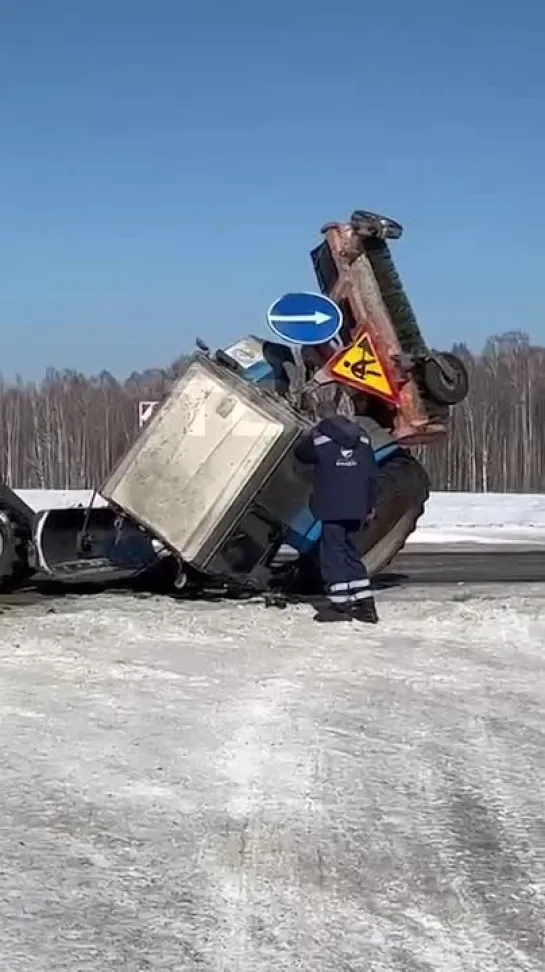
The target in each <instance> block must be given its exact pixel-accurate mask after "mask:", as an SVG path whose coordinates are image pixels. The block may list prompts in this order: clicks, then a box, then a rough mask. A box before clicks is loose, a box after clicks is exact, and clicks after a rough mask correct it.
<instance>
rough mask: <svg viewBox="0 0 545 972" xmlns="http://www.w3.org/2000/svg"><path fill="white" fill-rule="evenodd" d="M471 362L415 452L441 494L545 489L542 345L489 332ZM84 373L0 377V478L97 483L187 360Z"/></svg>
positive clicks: (468, 357)
mask: <svg viewBox="0 0 545 972" xmlns="http://www.w3.org/2000/svg"><path fill="white" fill-rule="evenodd" d="M453 351H454V353H455V354H458V355H459V356H460V357H462V358H463V360H464V361H465V363H466V365H467V367H468V369H469V375H470V393H469V396H468V397H467V399H466V400H465V401H464V402H463V403H462V404H460V405H459V406H457V407H456V408H455V409H454V410H453V414H452V420H451V431H450V434H449V436H448V438H447V439H446V440H445V441H444V442H441V443H439V444H435V445H433V446H430V447H426V448H423V449H417V450H415V453H416V454H417V455H418V457H419V459H420V460H421V461H422V462H423V464H424V465H425V467H426V469H427V470H428V473H429V475H430V478H431V483H432V488H433V489H437V490H469V491H471V492H544V491H545V432H544V423H545V348H542V347H536V346H533V345H531V344H530V342H529V341H528V338H527V337H526V336H525V335H524V334H520V333H509V334H504V335H502V336H500V337H494V338H491V339H490V340H489V341H488V342H487V343H486V346H485V347H484V349H483V351H482V353H481V354H478V355H473V354H471V353H470V352H469V350H468V349H467V348H466V347H464V346H460V345H455V346H454V347H453ZM183 360H184V359H183V358H181V359H179V360H178V361H177V362H175V363H174V364H173V365H172V367H170V368H168V369H165V370H152V371H146V372H144V373H143V374H132V375H131V376H130V377H129V378H128V379H127V380H126V381H123V382H120V381H117V380H116V379H115V378H113V377H112V375H110V374H109V373H108V372H106V371H104V372H102V373H101V374H100V375H97V376H94V377H87V376H85V375H83V374H79V373H77V372H75V371H63V372H59V371H56V370H54V369H50V370H48V372H47V374H46V376H45V378H44V380H43V381H42V382H40V383H32V382H25V381H23V380H22V379H19V380H17V381H16V382H12V383H8V382H5V381H3V380H2V379H0V481H2V482H4V483H7V484H8V485H10V486H13V487H14V488H19V489H30V488H37V489H47V488H55V489H79V488H87V487H95V486H98V485H99V484H100V483H101V482H103V481H104V479H105V478H106V476H107V475H108V473H109V471H110V470H111V468H112V466H113V465H114V464H115V463H116V462H117V460H118V459H119V458H120V456H121V455H122V454H123V453H124V452H125V451H126V449H127V447H128V446H129V445H130V443H131V442H132V440H133V438H134V436H135V435H136V433H137V431H138V402H139V401H142V400H149V401H153V400H157V399H161V398H163V397H164V395H165V394H166V393H167V392H168V389H169V387H170V385H171V383H172V381H173V380H174V379H175V378H176V376H177V374H178V373H179V371H180V368H181V366H182V365H183Z"/></svg>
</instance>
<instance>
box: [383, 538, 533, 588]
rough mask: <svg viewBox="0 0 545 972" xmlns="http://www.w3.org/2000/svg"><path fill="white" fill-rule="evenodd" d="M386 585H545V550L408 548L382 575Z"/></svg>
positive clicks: (492, 547) (497, 547)
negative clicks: (542, 583) (541, 583)
mask: <svg viewBox="0 0 545 972" xmlns="http://www.w3.org/2000/svg"><path fill="white" fill-rule="evenodd" d="M381 580H382V582H386V584H388V585H389V584H390V583H391V584H399V585H401V584H424V585H428V584H464V583H465V584H485V583H490V584H501V583H510V584H512V583H524V584H527V583H540V582H544V583H545V549H541V548H537V547H519V546H514V545H511V546H508V547H500V546H499V545H494V546H485V545H484V544H483V545H481V544H479V545H474V546H469V545H462V544H460V545H459V546H457V548H455V549H453V548H452V547H451V548H450V549H449V550H444V549H441V548H438V547H436V546H435V545H434V546H432V545H429V546H425V545H423V546H417V545H416V544H415V545H412V546H410V547H407V548H406V550H404V551H403V552H402V553H401V554H400V555H399V556H398V557H397V558H396V560H395V561H393V563H392V564H391V565H390V567H389V568H388V569H387V570H386V571H385V572H384V574H383V575H382V576H381Z"/></svg>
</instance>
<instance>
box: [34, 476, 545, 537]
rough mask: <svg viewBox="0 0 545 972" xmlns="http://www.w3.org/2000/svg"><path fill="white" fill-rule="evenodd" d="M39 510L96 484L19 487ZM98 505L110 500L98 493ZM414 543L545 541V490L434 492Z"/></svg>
mask: <svg viewBox="0 0 545 972" xmlns="http://www.w3.org/2000/svg"><path fill="white" fill-rule="evenodd" d="M18 492H19V495H20V496H22V497H23V499H24V500H25V501H26V502H27V503H28V504H29V506H31V507H32V508H33V509H35V510H44V509H51V508H53V507H59V506H60V507H63V506H87V504H88V503H89V502H90V500H91V496H92V492H91V490H18ZM95 505H96V506H100V505H104V500H102V499H101V498H100V497H98V498H96V500H95ZM409 543H411V544H429V543H437V544H444V545H447V544H451V543H464V544H467V543H470V544H471V543H479V544H491V543H494V544H505V543H518V544H539V545H544V544H545V494H544V495H535V494H533V495H524V494H502V493H488V494H484V495H483V494H481V493H432V495H431V497H430V499H429V501H428V504H427V507H426V512H425V514H424V516H423V517H422V519H421V520H420V523H419V525H418V529H417V530H416V532H415V533H414V534H413V535H412V536H411V537H410V539H409Z"/></svg>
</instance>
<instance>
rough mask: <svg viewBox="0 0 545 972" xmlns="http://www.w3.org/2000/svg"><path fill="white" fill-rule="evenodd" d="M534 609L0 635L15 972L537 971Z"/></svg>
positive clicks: (15, 625) (135, 615)
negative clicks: (347, 621)
mask: <svg viewBox="0 0 545 972" xmlns="http://www.w3.org/2000/svg"><path fill="white" fill-rule="evenodd" d="M543 597H544V594H543V590H542V589H540V588H535V589H528V590H527V591H526V594H525V597H520V595H518V596H517V594H516V589H514V591H510V590H504V589H502V590H501V591H499V592H494V591H493V590H492V589H488V591H487V593H486V594H484V593H481V592H479V591H478V590H477V589H474V590H469V591H468V590H467V589H464V593H463V595H456V594H449V593H448V592H445V591H443V592H440V591H434V592H432V593H430V592H429V591H425V590H418V589H415V588H412V589H410V590H406V591H397V592H396V591H389V592H385V593H382V594H380V595H379V608H380V612H381V616H382V619H383V620H382V624H381V625H380V626H379V627H377V628H376V629H374V628H373V629H363V628H360V627H359V626H356V625H354V624H352V625H350V626H349V625H343V626H338V625H336V626H332V627H331V628H328V629H326V630H323V628H319V627H318V626H315V625H313V624H312V622H311V609H310V608H307V607H305V606H302V607H298V608H294V609H293V610H292V609H289V610H288V611H286V612H280V611H276V610H274V609H271V610H269V611H266V610H265V608H264V607H262V606H260V605H258V604H254V605H248V604H246V605H237V606H233V605H226V604H216V605H204V604H203V605H194V604H193V605H190V604H184V603H182V602H180V603H176V602H173V601H172V600H167V599H156V598H149V599H145V598H144V599H138V598H130V597H128V596H126V597H119V596H118V597H117V598H116V597H115V596H113V595H109V596H101V597H99V598H95V599H86V598H79V599H75V600H73V601H72V600H71V599H65V600H63V601H59V602H58V603H57V604H56V607H55V613H48V612H47V605H46V607H44V606H43V605H42V604H38V603H37V604H34V605H32V606H31V607H30V608H29V607H26V608H25V609H24V610H23V609H19V608H13V609H11V610H9V611H7V612H6V613H5V614H3V615H2V623H1V626H0V706H1V716H2V717H1V720H0V734H1V747H2V752H3V767H2V787H1V789H0V815H1V818H2V823H3V826H2V827H1V828H0V858H1V860H2V892H1V895H0V967H1V968H2V969H6V972H52V970H55V972H67V970H70V972H75V970H77V972H110V970H112V969H119V970H124V972H125V970H126V972H144V970H152V972H159V970H165V972H167V970H168V972H201V970H202V972H295V970H296V969H297V970H299V972H543V968H544V967H545V940H544V933H545V924H544V922H545V856H544V854H543V834H544V832H545V830H544V828H545V820H544V806H545V772H544V762H543V754H544V751H545V748H544V747H545V662H544V656H545V648H544V646H545V603H544V599H543Z"/></svg>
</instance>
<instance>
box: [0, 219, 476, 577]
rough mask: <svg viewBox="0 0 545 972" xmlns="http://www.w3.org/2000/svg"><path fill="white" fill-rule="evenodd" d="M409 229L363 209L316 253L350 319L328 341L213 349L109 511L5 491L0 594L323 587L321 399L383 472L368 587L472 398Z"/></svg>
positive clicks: (161, 411)
mask: <svg viewBox="0 0 545 972" xmlns="http://www.w3.org/2000/svg"><path fill="white" fill-rule="evenodd" d="M401 233H402V228H401V226H400V225H399V224H398V223H396V222H394V221H393V220H390V219H387V218H385V217H381V216H377V215H376V214H373V213H369V212H364V211H360V210H358V211H356V212H354V213H353V214H352V216H351V218H350V219H349V220H348V221H347V222H346V223H342V224H341V223H330V224H328V225H326V226H325V227H324V228H323V230H322V236H323V238H322V240H321V242H320V243H319V245H318V246H317V247H316V248H315V249H314V250H313V251H312V253H311V258H312V262H313V265H314V269H315V273H316V277H317V280H318V285H319V288H320V291H321V293H322V294H324V295H326V296H328V297H329V298H331V299H332V300H333V301H334V302H335V304H336V305H337V306H338V307H339V308H340V309H341V311H342V327H341V330H340V332H339V333H338V334H337V335H336V336H335V337H334V339H332V340H331V341H328V342H326V343H324V344H321V345H314V346H310V347H309V346H303V347H300V346H296V345H288V344H283V343H280V342H276V341H269V340H264V339H262V338H259V337H255V336H249V337H244V338H242V339H240V340H239V341H237V342H236V343H234V344H233V345H231V346H230V347H229V348H226V349H224V350H221V351H215V352H214V353H212V352H211V351H210V350H209V349H208V348H207V347H206V346H205V345H204V344H203V343H202V342H199V351H198V352H197V353H196V354H195V355H194V357H193V358H192V359H191V360H190V361H189V363H188V364H187V367H186V368H185V371H184V373H183V374H182V376H181V377H180V378H179V380H178V381H177V382H176V384H175V385H174V387H173V388H172V390H171V392H170V394H169V396H168V397H167V399H166V400H165V401H164V402H163V403H162V404H161V405H160V407H159V408H158V409H157V410H156V411H155V413H154V414H153V415H152V417H151V418H150V419H149V421H148V422H147V423H146V424H145V426H144V427H143V428H142V429H141V431H140V434H139V435H138V437H137V438H136V441H135V442H134V443H133V445H132V447H131V448H130V449H129V451H128V453H127V454H126V455H125V456H124V457H123V459H122V460H121V461H120V462H119V463H118V465H117V466H116V467H115V468H114V469H113V471H112V473H111V475H110V476H109V478H108V480H107V482H106V483H104V484H103V485H102V487H101V489H100V491H99V492H100V495H101V496H102V497H103V498H104V499H105V500H106V501H107V506H106V507H105V508H99V509H96V508H95V509H88V510H53V511H46V512H45V513H41V514H38V515H35V514H33V513H32V511H30V510H29V509H28V507H26V505H25V504H24V503H23V502H22V500H20V498H19V497H18V496H16V495H15V494H14V493H13V492H12V491H11V490H9V489H7V488H6V487H0V590H1V589H2V588H3V589H6V588H9V589H12V590H13V589H14V588H17V587H21V586H23V585H24V584H26V583H27V582H28V581H29V580H30V579H31V577H32V576H33V575H34V576H36V577H41V578H42V579H43V578H49V579H50V580H54V581H57V582H61V583H64V582H67V581H68V582H74V581H80V582H82V581H90V582H93V581H99V580H101V579H103V580H112V581H116V582H117V581H121V580H131V581H135V580H139V581H141V582H142V583H143V584H151V583H153V584H160V585H161V586H162V589H168V588H174V589H178V590H180V589H184V588H185V589H187V590H188V591H189V590H191V591H194V590H198V589H201V588H203V587H209V586H211V585H212V586H220V587H222V588H223V589H225V588H228V589H233V590H234V589H238V590H240V589H248V588H249V589H252V590H255V591H257V590H259V591H268V590H271V589H279V588H280V589H283V590H286V589H295V590H301V589H306V590H309V589H315V587H316V585H317V584H318V583H319V581H318V576H319V574H318V571H317V546H318V541H319V537H320V524H319V523H318V522H315V521H314V519H313V517H312V515H311V513H310V511H309V508H308V498H309V492H310V483H309V479H308V474H307V473H306V472H305V470H304V469H302V468H301V467H300V466H299V465H298V464H297V463H296V461H295V459H294V458H293V447H294V446H295V444H296V442H297V441H298V439H299V438H300V436H301V435H302V434H304V433H305V432H306V431H307V430H308V428H309V426H310V425H311V423H312V421H313V419H314V417H315V413H316V407H317V405H318V403H319V402H320V400H321V399H323V398H324V397H331V398H333V399H334V400H335V403H336V407H337V408H338V410H339V411H341V412H344V413H345V414H349V415H351V416H353V417H355V418H357V420H358V421H359V422H360V423H361V425H362V426H363V427H364V428H365V429H366V430H367V432H368V433H369V435H370V437H371V441H372V443H373V447H374V450H375V455H376V459H377V463H378V465H379V469H380V474H379V476H380V483H379V503H378V508H377V515H376V518H375V520H374V521H373V523H372V524H371V525H370V526H369V527H367V528H366V529H363V530H362V532H361V535H360V552H361V556H362V558H363V560H364V561H365V563H366V566H367V569H368V571H369V573H370V574H371V576H373V575H376V574H377V573H378V572H380V571H381V570H383V569H384V568H385V567H386V566H387V564H388V563H390V562H391V560H392V559H393V558H394V557H395V555H396V554H397V553H398V552H399V551H400V550H401V548H402V547H403V545H404V543H405V541H406V539H407V537H408V536H409V534H410V533H411V532H412V531H413V530H414V528H415V526H416V523H417V521H418V518H419V517H420V515H421V514H422V512H423V509H424V504H425V502H426V499H427V497H428V491H429V486H428V479H427V476H426V473H425V471H424V469H423V468H422V466H421V465H420V464H419V463H418V462H417V460H416V459H415V458H414V456H413V455H411V452H410V448H411V447H412V446H415V445H417V444H427V443H433V442H434V441H437V440H438V439H440V438H441V437H443V436H445V435H446V434H447V432H448V420H449V413H450V409H451V407H452V406H453V405H455V404H457V403H458V402H460V401H462V399H463V398H464V397H465V395H466V394H467V390H468V378H467V373H466V370H465V368H464V365H463V363H462V362H461V361H460V360H459V359H457V358H456V357H455V356H454V355H452V354H449V353H437V352H433V351H431V350H430V349H428V347H427V346H426V344H425V342H424V339H423V337H422V334H421V332H420V328H419V326H418V323H417V320H416V318H415V315H414V313H413V310H412V308H411V305H410V303H409V301H408V299H407V296H406V294H405V292H404V289H403V286H402V284H401V281H400V278H399V276H398V273H397V271H396V268H395V266H394V263H393V260H392V256H391V252H390V247H389V241H390V240H394V239H398V238H399V237H400V236H401Z"/></svg>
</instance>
